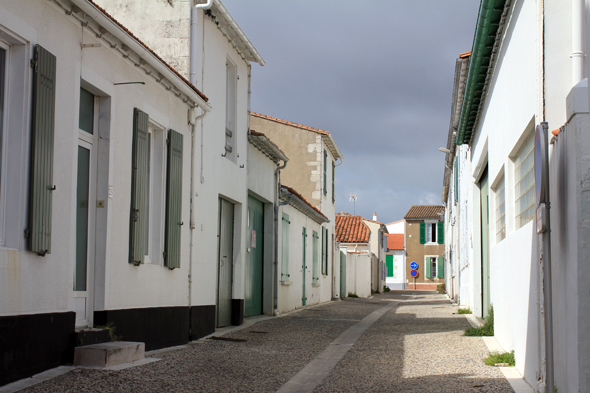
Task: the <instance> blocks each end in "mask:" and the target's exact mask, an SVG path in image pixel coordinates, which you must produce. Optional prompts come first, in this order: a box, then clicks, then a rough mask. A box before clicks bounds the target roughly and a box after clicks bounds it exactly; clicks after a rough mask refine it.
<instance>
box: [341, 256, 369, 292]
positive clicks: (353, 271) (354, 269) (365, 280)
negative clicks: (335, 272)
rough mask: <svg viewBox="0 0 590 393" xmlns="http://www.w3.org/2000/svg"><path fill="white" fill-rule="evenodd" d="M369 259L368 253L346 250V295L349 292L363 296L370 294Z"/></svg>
mask: <svg viewBox="0 0 590 393" xmlns="http://www.w3.org/2000/svg"><path fill="white" fill-rule="evenodd" d="M359 249H360V247H359ZM371 260H372V257H371V254H369V253H360V254H357V253H354V252H347V254H346V291H347V292H348V293H347V294H346V296H348V294H349V293H353V294H356V295H357V296H359V297H364V298H366V297H369V296H371Z"/></svg>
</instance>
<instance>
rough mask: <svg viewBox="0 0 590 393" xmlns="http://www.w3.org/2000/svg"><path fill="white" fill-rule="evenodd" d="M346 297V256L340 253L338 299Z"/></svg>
mask: <svg viewBox="0 0 590 393" xmlns="http://www.w3.org/2000/svg"><path fill="white" fill-rule="evenodd" d="M345 297H346V254H345V253H344V252H342V251H340V298H341V299H344V298H345Z"/></svg>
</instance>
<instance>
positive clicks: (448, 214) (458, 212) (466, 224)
mask: <svg viewBox="0 0 590 393" xmlns="http://www.w3.org/2000/svg"><path fill="white" fill-rule="evenodd" d="M470 56H471V52H467V53H462V54H460V55H459V58H458V59H457V61H456V64H455V80H454V84H453V98H452V107H451V123H450V125H449V133H448V137H447V147H446V149H447V150H448V153H447V154H446V160H445V172H444V178H443V192H442V201H443V203H445V204H446V207H447V208H446V210H445V221H444V222H445V232H446V234H447V236H446V239H445V265H446V266H445V270H446V271H447V275H446V289H447V293H448V294H449V296H450V297H451V299H453V301H454V302H456V303H459V304H460V305H461V306H463V307H466V308H469V309H471V310H479V309H480V306H481V302H480V301H479V302H478V300H479V299H480V293H479V292H475V291H471V288H472V286H473V282H474V280H475V277H474V276H473V274H472V273H471V269H472V263H471V261H472V252H473V247H472V246H471V242H470V231H471V227H470V223H471V220H470V217H471V216H470V206H471V192H472V190H471V183H472V181H471V171H470V168H471V162H470V157H471V155H470V148H469V145H466V144H465V145H459V146H457V144H456V137H457V127H458V125H459V118H460V115H461V104H462V102H463V96H464V94H465V82H466V80H467V71H468V69H469V59H470ZM476 303H477V305H476Z"/></svg>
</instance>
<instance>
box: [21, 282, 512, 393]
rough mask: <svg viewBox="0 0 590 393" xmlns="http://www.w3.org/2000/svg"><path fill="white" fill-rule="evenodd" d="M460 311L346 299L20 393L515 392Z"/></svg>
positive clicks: (425, 300) (425, 302) (427, 302)
mask: <svg viewBox="0 0 590 393" xmlns="http://www.w3.org/2000/svg"><path fill="white" fill-rule="evenodd" d="M456 310H457V307H456V306H453V305H451V304H450V302H449V301H448V300H447V299H446V297H445V296H444V295H439V294H436V293H434V292H412V291H392V292H391V293H387V294H379V295H376V296H375V297H373V298H371V299H350V298H349V299H346V300H343V301H337V302H331V303H329V304H325V305H320V306H316V307H310V308H306V309H304V310H301V311H298V312H293V313H291V314H288V315H285V316H282V317H278V318H271V319H266V320H261V321H259V322H257V323H254V324H253V325H251V326H248V327H246V328H244V329H241V330H237V331H233V332H229V333H227V334H225V335H223V336H220V337H223V338H224V339H223V340H216V339H204V340H200V341H197V342H194V343H191V344H189V345H187V346H186V347H183V348H179V349H175V350H169V351H158V352H152V353H149V354H147V356H148V357H153V358H158V359H161V360H159V361H155V362H152V363H149V364H145V365H142V366H137V367H132V368H128V369H124V370H120V371H100V370H91V369H82V368H77V369H74V370H72V371H70V372H68V373H66V374H64V375H62V376H59V377H57V378H54V379H51V380H49V381H46V382H43V383H41V384H38V385H35V386H33V387H31V388H28V389H26V390H23V392H230V391H247V392H274V391H277V390H279V389H281V391H314V392H512V391H513V390H512V388H511V387H510V385H509V383H508V382H507V381H506V379H505V378H504V376H503V374H502V372H501V371H500V370H499V369H498V368H494V367H489V366H486V365H484V364H483V362H482V359H483V358H485V357H486V356H487V354H488V349H487V347H486V345H485V344H484V342H483V340H482V339H481V338H479V337H464V336H462V334H463V330H464V329H465V328H467V327H468V326H469V324H468V322H467V320H466V319H465V317H464V316H463V315H456V314H455V312H456ZM380 314H382V315H380ZM363 329H366V330H363ZM351 343H352V345H351ZM326 354H327V355H326ZM331 354H336V355H337V356H332V355H331ZM310 364H311V365H310ZM306 366H308V367H306ZM304 368H305V369H304ZM310 369H311V370H312V371H311V372H309V370H310ZM302 370H303V371H302Z"/></svg>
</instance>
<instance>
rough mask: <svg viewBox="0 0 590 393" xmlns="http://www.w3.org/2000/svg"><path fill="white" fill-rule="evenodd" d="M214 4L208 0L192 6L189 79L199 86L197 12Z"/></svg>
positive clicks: (211, 0)
mask: <svg viewBox="0 0 590 393" xmlns="http://www.w3.org/2000/svg"><path fill="white" fill-rule="evenodd" d="M212 5H213V0H207V3H205V4H194V1H193V6H192V8H191V28H190V53H189V62H190V65H189V70H190V71H189V81H190V83H192V85H193V86H195V87H197V27H198V26H197V13H198V10H199V9H203V10H208V9H209V8H211V6H212Z"/></svg>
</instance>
